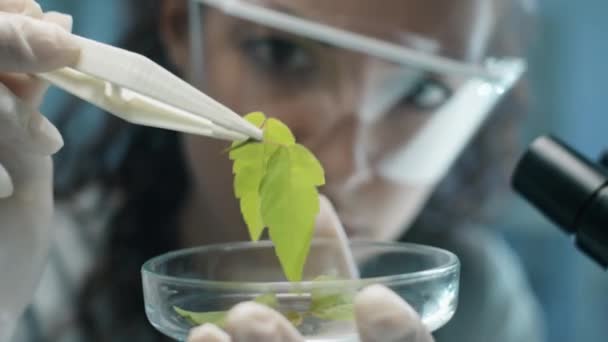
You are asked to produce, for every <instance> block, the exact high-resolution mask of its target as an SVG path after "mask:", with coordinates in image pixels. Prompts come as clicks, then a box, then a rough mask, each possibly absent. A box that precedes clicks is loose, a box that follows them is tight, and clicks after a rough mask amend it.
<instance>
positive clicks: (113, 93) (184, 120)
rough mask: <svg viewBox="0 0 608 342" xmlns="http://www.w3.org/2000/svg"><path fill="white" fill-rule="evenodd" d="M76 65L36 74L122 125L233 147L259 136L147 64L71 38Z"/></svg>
mask: <svg viewBox="0 0 608 342" xmlns="http://www.w3.org/2000/svg"><path fill="white" fill-rule="evenodd" d="M74 37H75V39H76V40H77V41H78V42H79V44H80V46H81V55H80V60H79V61H78V63H77V64H76V65H74V66H72V67H69V68H62V69H58V70H55V71H52V72H47V73H40V74H37V76H38V77H40V78H42V79H44V80H47V81H49V82H50V83H52V84H54V85H55V86H57V87H59V88H61V89H63V90H65V91H67V92H69V93H71V94H73V95H75V96H77V97H79V98H81V99H83V100H85V101H87V102H90V103H92V104H94V105H96V106H97V107H100V108H102V109H104V110H106V111H108V112H110V113H112V114H114V115H116V116H118V117H120V118H122V119H124V120H126V121H128V122H131V123H135V124H139V125H144V126H150V127H157V128H164V129H169V130H174V131H179V132H185V133H191V134H198V135H204V136H209V137H212V138H217V139H224V140H230V141H239V140H246V139H255V140H261V139H262V131H261V130H260V129H259V128H258V127H256V126H254V125H253V124H251V123H249V122H248V121H246V120H244V119H243V118H242V117H241V116H239V115H238V114H236V113H235V112H233V111H232V110H230V109H229V108H227V107H226V106H224V105H222V104H221V103H219V102H217V101H215V100H213V99H212V98H211V97H209V96H207V95H205V94H204V93H202V92H201V91H199V90H198V89H196V88H195V87H193V86H191V85H190V84H188V83H187V82H185V81H184V80H182V79H180V78H179V77H177V76H175V75H173V74H172V73H171V72H169V71H168V70H166V69H164V68H163V67H161V66H160V65H158V64H156V63H154V62H153V61H151V60H150V59H148V58H146V57H144V56H142V55H139V54H136V53H133V52H130V51H126V50H123V49H119V48H117V47H114V46H110V45H106V44H103V43H100V42H97V41H94V40H90V39H87V38H83V37H80V36H76V35H74Z"/></svg>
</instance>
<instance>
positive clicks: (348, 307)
mask: <svg viewBox="0 0 608 342" xmlns="http://www.w3.org/2000/svg"><path fill="white" fill-rule="evenodd" d="M353 309H354V307H353V304H352V303H345V304H339V305H334V306H327V307H323V308H315V309H311V310H310V314H311V315H313V316H315V317H317V318H320V319H324V320H328V321H351V320H353V319H354V318H355V314H354V312H353Z"/></svg>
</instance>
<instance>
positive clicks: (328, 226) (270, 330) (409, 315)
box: [188, 197, 433, 342]
mask: <svg viewBox="0 0 608 342" xmlns="http://www.w3.org/2000/svg"><path fill="white" fill-rule="evenodd" d="M315 236H316V237H323V238H336V239H337V240H339V241H340V246H342V248H345V249H344V250H343V251H342V252H341V253H340V254H342V255H343V256H344V258H345V260H344V267H345V269H344V271H345V272H352V266H353V263H354V262H353V260H352V255H350V254H351V253H350V252H349V251H348V250H347V248H348V244H347V238H346V234H345V233H344V228H343V227H342V224H341V223H340V221H339V219H338V217H337V215H336V212H335V210H334V208H333V206H332V205H331V203H329V201H328V200H327V199H326V198H324V197H322V198H321V212H320V214H319V217H318V219H317V228H316V232H315ZM333 255H335V254H333ZM315 257H316V256H315ZM321 258H322V257H321ZM349 259H350V260H349ZM351 274H352V273H351ZM353 275H354V274H353ZM355 319H356V323H357V330H358V333H359V340H360V341H361V342H376V341H378V342H432V341H433V337H432V336H431V334H430V333H429V332H428V331H427V330H426V328H425V327H424V325H423V324H422V321H421V320H420V318H419V316H418V314H417V313H416V312H415V311H414V309H412V308H411V307H410V306H409V305H408V304H407V303H406V302H405V301H404V300H403V299H402V298H401V297H399V296H398V295H397V294H395V293H394V292H392V291H390V290H389V289H388V288H386V287H384V286H380V285H373V286H370V287H368V288H365V289H363V290H362V291H361V292H359V294H358V295H357V296H356V298H355ZM258 341H264V342H300V341H304V338H303V337H302V336H301V335H300V334H299V333H298V331H297V330H296V329H295V328H294V327H293V325H291V323H289V321H288V320H287V319H285V317H283V315H281V314H280V313H278V312H276V311H274V310H272V309H270V308H268V307H267V306H264V305H261V304H257V303H254V302H247V303H241V304H238V305H237V306H235V307H234V308H233V309H232V310H230V312H229V313H228V315H227V317H226V325H225V330H221V329H220V328H218V327H217V326H215V325H213V324H205V325H202V326H200V327H197V328H195V329H193V330H192V331H191V332H190V336H189V337H188V342H258Z"/></svg>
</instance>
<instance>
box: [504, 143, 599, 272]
mask: <svg viewBox="0 0 608 342" xmlns="http://www.w3.org/2000/svg"><path fill="white" fill-rule="evenodd" d="M512 186H513V188H514V189H515V191H516V192H517V193H519V194H520V195H521V196H523V197H524V198H525V199H526V200H527V201H528V202H530V203H531V204H532V205H533V206H535V207H536V208H537V209H538V210H540V212H542V213H543V214H544V215H545V216H546V217H548V218H549V219H550V220H551V221H553V223H555V224H556V225H558V226H559V227H560V228H561V229H562V230H563V231H564V232H565V233H567V234H568V235H574V241H575V244H576V245H577V247H578V248H579V249H580V250H581V251H582V252H583V253H585V254H586V255H588V256H589V257H591V258H592V259H593V260H595V261H596V262H597V263H598V264H600V265H601V266H602V267H604V268H605V269H608V151H607V152H606V153H605V154H604V156H603V157H602V158H601V160H600V161H599V162H597V163H595V162H593V161H591V160H589V159H587V158H586V157H584V156H582V155H581V154H580V153H578V152H577V151H575V150H574V149H573V148H571V147H570V146H568V145H567V144H566V143H564V142H563V141H560V140H559V139H557V138H555V137H552V136H542V137H540V138H537V139H536V140H535V141H534V142H533V143H532V144H531V145H530V147H529V148H528V151H526V153H525V154H524V155H523V157H522V158H521V160H520V161H519V163H518V165H517V167H516V169H515V172H514V174H513V178H512Z"/></svg>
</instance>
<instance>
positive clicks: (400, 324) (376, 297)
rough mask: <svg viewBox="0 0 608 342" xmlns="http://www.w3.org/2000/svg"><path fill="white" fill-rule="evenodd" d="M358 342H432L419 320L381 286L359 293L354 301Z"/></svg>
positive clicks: (405, 304)
mask: <svg viewBox="0 0 608 342" xmlns="http://www.w3.org/2000/svg"><path fill="white" fill-rule="evenodd" d="M355 319H356V322H357V330H358V332H359V339H360V340H361V342H376V341H378V342H380V341H382V342H392V341H394V342H397V341H399V342H432V341H433V337H432V336H431V334H430V332H428V331H427V329H426V328H425V326H424V324H423V323H422V321H421V320H420V317H419V316H418V314H417V313H416V311H414V309H412V307H411V306H409V304H407V303H406V302H405V301H404V300H403V299H402V298H401V297H399V296H398V295H397V294H396V293H394V292H393V291H391V290H389V289H388V288H386V287H384V286H381V285H372V286H370V287H367V288H365V289H363V290H362V291H361V292H360V293H359V294H358V295H357V297H356V298H355Z"/></svg>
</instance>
